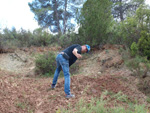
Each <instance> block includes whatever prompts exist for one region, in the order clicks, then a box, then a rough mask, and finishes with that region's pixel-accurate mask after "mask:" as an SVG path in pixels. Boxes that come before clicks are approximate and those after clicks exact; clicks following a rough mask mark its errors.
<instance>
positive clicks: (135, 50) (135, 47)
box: [131, 42, 138, 56]
mask: <svg viewBox="0 0 150 113" xmlns="http://www.w3.org/2000/svg"><path fill="white" fill-rule="evenodd" d="M137 53H138V45H137V44H136V42H133V43H132V45H131V55H132V56H135V55H136V54H137Z"/></svg>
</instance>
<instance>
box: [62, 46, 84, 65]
mask: <svg viewBox="0 0 150 113" xmlns="http://www.w3.org/2000/svg"><path fill="white" fill-rule="evenodd" d="M75 48H76V49H77V50H78V51H77V52H78V53H79V54H81V49H82V48H81V45H79V44H73V45H71V46H69V47H68V48H66V49H65V50H63V52H65V53H66V54H67V55H68V56H69V66H71V65H72V64H73V63H75V61H76V60H77V57H76V56H75V55H74V54H73V53H72V52H73V50H74V49H75Z"/></svg>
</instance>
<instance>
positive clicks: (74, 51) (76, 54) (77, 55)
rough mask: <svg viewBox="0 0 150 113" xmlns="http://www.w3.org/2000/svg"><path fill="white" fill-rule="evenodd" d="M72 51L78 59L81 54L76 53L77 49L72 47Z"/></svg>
mask: <svg viewBox="0 0 150 113" xmlns="http://www.w3.org/2000/svg"><path fill="white" fill-rule="evenodd" d="M72 53H73V54H74V55H75V56H76V57H77V58H78V59H80V58H82V55H80V54H79V53H78V50H77V49H76V48H74V49H73V51H72Z"/></svg>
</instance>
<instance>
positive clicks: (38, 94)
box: [0, 51, 147, 113]
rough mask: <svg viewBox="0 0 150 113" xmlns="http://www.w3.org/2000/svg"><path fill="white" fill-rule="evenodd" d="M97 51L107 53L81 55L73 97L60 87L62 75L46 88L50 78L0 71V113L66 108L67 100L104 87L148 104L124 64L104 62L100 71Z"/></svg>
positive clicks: (43, 112)
mask: <svg viewBox="0 0 150 113" xmlns="http://www.w3.org/2000/svg"><path fill="white" fill-rule="evenodd" d="M99 53H100V54H101V55H102V56H103V55H104V54H106V53H103V51H96V52H94V53H93V54H92V57H88V58H86V59H85V60H83V59H81V61H80V62H81V63H80V67H81V70H80V72H81V74H77V75H74V76H71V92H72V93H73V94H75V98H73V99H69V100H68V99H66V98H65V93H64V91H63V90H64V79H63V78H59V80H58V83H57V86H56V88H55V90H49V88H50V85H51V83H52V78H42V77H24V76H22V75H19V74H13V73H9V72H6V71H0V113H27V112H34V113H55V112H56V111H57V110H60V109H62V108H68V105H69V104H71V105H75V104H76V103H77V102H78V101H79V100H80V99H84V100H86V101H90V100H91V98H92V97H95V98H100V96H101V94H102V92H104V91H105V90H107V91H110V92H113V93H118V92H120V91H121V92H122V93H123V94H125V95H127V96H128V97H129V99H130V100H134V99H137V100H138V102H139V103H141V104H147V103H146V102H145V99H146V96H145V95H144V94H143V93H142V92H140V91H138V89H137V87H136V78H135V77H133V76H130V71H128V70H127V69H126V68H123V67H122V68H116V67H111V68H107V66H106V67H104V68H103V69H105V70H104V71H103V72H101V73H100V71H101V68H102V64H101V60H99V58H100V56H99ZM102 53H103V54H102ZM96 56H97V57H96ZM106 60H107V59H106ZM107 63H108V62H107ZM107 63H106V64H107ZM115 64H116V62H115ZM119 65H120V64H119ZM104 66H105V65H104Z"/></svg>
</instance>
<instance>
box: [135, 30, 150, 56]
mask: <svg viewBox="0 0 150 113" xmlns="http://www.w3.org/2000/svg"><path fill="white" fill-rule="evenodd" d="M138 47H139V51H140V53H141V54H142V55H144V56H147V57H148V59H150V34H148V33H147V32H145V31H142V32H141V38H140V39H139V41H138Z"/></svg>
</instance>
